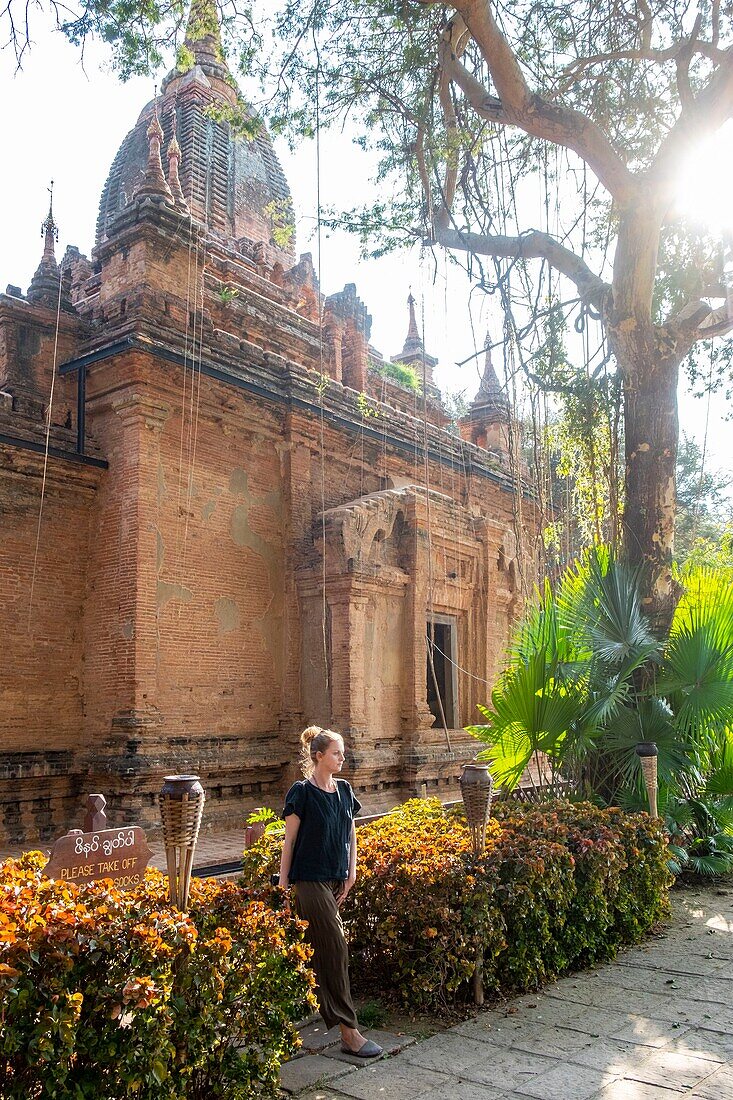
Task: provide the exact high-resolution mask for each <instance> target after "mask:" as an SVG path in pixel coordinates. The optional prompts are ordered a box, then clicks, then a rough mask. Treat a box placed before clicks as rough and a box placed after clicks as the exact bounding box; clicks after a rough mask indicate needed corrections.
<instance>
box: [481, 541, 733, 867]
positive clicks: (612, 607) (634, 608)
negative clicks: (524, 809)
mask: <svg viewBox="0 0 733 1100" xmlns="http://www.w3.org/2000/svg"><path fill="white" fill-rule="evenodd" d="M679 583H680V584H681V585H682V586H683V594H682V597H681V599H680V601H679V603H678V606H677V608H676V611H675V615H674V618H673V621H672V627H671V630H670V632H669V634H668V636H666V637H665V638H663V639H659V638H657V637H656V636H655V635H654V633H653V632H652V630H651V628H650V624H649V620H648V618H647V617H646V616H645V614H644V609H643V592H642V584H641V577H640V575H639V571H638V570H630V569H629V568H628V567H627V566H624V565H622V564H619V563H618V562H617V561H615V560H614V559H613V558H612V557H610V556H609V554H608V553H607V552H605V551H604V550H602V549H601V550H599V551H595V552H593V553H589V554H588V555H586V557H585V559H584V560H582V561H581V562H579V563H577V564H576V565H575V566H573V567H572V568H571V569H569V570H567V571H566V573H565V574H564V575H563V576H562V578H561V579H560V581H559V583H558V585H557V587H556V588H555V589H554V590H553V589H552V588H551V587H550V586H549V584H548V585H546V586H545V589H544V591H543V592H542V593H541V594H540V595H539V596H538V599H537V600H536V601H535V603H534V604H533V605H532V606H531V607H530V609H529V611H528V614H527V616H526V618H525V620H524V622H523V623H522V625H521V626H520V628H519V630H518V632H517V635H516V638H515V640H514V645H513V648H512V651H511V657H510V663H509V665H508V667H507V669H506V670H505V672H504V673H503V674H502V676H501V678H500V680H499V682H498V684H497V685H496V687H495V688H494V691H493V692H492V696H491V702H490V704H489V706H487V707H484V708H481V710H482V714H483V717H484V722H483V723H482V724H480V725H476V726H472V727H470V732H471V733H473V734H474V735H475V736H476V737H477V738H479V740H481V741H483V742H485V743H486V745H487V748H486V749H485V750H484V752H483V753H482V755H483V756H484V757H485V758H486V759H488V760H489V761H490V762H491V765H492V771H493V772H494V774H495V776H496V778H497V780H498V781H499V782H500V783H501V784H502V785H504V786H507V787H509V788H513V787H515V786H516V785H517V783H518V782H519V779H520V778H521V776H522V774H523V773H524V772H525V769H526V768H527V767H528V765H529V764H530V763H531V762H532V761H533V760H534V761H535V762H536V763H537V762H541V761H542V762H544V761H545V760H546V762H547V763H546V766H545V764H544V763H543V764H542V766H540V767H536V768H535V769H534V774H535V775H536V776H537V780H536V782H537V785H538V792H537V793H538V795H539V796H547V795H548V794H555V793H557V790H558V784H559V785H560V789H561V788H562V785H563V784H566V783H569V784H570V785H571V787H572V788H573V789H574V790H576V791H578V792H579V793H581V794H583V795H585V796H590V797H593V798H596V799H600V800H602V801H604V802H605V803H607V804H615V803H619V802H620V803H622V804H623V805H626V806H629V807H641V806H643V805H644V801H645V795H644V787H643V783H642V775H641V770H640V765H639V761H638V758H637V756H636V751H635V750H636V746H637V745H638V744H639V743H640V742H643V741H653V742H655V743H656V744H657V747H658V749H659V757H658V769H659V785H660V802H661V805H662V807H663V808H666V809H667V810H668V811H669V813H670V816H671V817H672V818H674V815H675V814H678V816H679V814H682V817H681V818H680V819H679V820H680V825H681V831H682V832H684V830H685V827H686V826H685V814H686V813H687V810H683V809H680V807H683V806H686V805H687V804H688V803H689V802H690V800H694V799H705V798H706V797H708V796H712V794H713V790H715V791H716V792H717V793H716V794H715V798H716V799H717V798H718V796H719V798H720V799H722V802H720V804H717V803H716V804H715V805H714V806H712V807H711V815H712V818H715V815H716V814H719V815H720V821H721V823H722V824H721V825H720V828H717V827H716V835H722V834H723V833H725V832H726V830H728V828H729V826H728V824H727V822H728V816H727V815H728V810H729V808H730V807H733V802H731V798H732V797H733V771H731V770H730V767H729V764H730V760H731V756H730V753H731V751H733V572H731V571H727V572H726V571H713V570H705V569H700V570H690V571H688V572H686V573H683V574H681V575H680V576H679ZM713 777H715V778H713ZM711 782H712V783H713V788H711V787H710V783H711ZM675 820H676V819H675ZM687 824H688V825H690V826H692V825H694V826H695V827H699V817H698V818H697V819H695V820H694V821H693V819H690V820H689V821H688V822H687ZM718 847H719V848H722V844H720V845H719V846H718ZM731 866H733V860H731Z"/></svg>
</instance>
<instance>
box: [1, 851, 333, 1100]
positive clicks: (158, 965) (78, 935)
mask: <svg viewBox="0 0 733 1100" xmlns="http://www.w3.org/2000/svg"><path fill="white" fill-rule="evenodd" d="M44 862H45V860H44V858H43V856H42V855H41V853H40V852H30V853H28V854H26V855H25V856H23V857H22V858H21V859H19V860H7V861H6V862H5V863H3V864H0V1004H2V1011H1V1012H0V1081H2V1088H1V1089H0V1093H1V1095H2V1097H3V1100H21V1098H22V1100H26V1098H29V1097H31V1098H36V1097H38V1098H39V1100H40V1098H44V1100H46V1098H53V1100H85V1098H89V1100H101V1098H104V1100H117V1098H120V1100H122V1098H126V1100H127V1098H129V1097H137V1098H140V1100H203V1098H204V1097H206V1098H209V1100H219V1098H224V1097H227V1098H229V1100H252V1098H253V1097H261V1096H262V1097H264V1096H272V1095H274V1094H275V1090H276V1086H277V1080H278V1070H279V1066H280V1063H281V1062H282V1061H283V1060H284V1059H285V1058H287V1057H289V1056H290V1055H291V1054H292V1053H293V1051H294V1050H295V1048H296V1046H297V1045H298V1040H297V1034H296V1031H295V1028H294V1021H295V1020H297V1019H298V1018H299V1017H300V1016H302V1015H303V1011H304V1009H305V1010H306V1011H307V1007H306V1006H307V1005H308V1003H310V1001H311V999H312V993H311V990H312V974H311V972H310V971H309V970H308V966H307V963H308V958H309V955H310V952H309V950H308V948H306V946H305V945H304V944H303V942H302V925H301V924H300V922H298V921H296V920H294V919H293V917H292V915H291V914H290V913H289V912H288V911H287V910H285V911H281V912H277V911H275V910H274V909H273V908H272V907H271V906H270V905H268V904H266V902H265V901H264V900H263V897H262V893H261V892H260V891H244V890H242V888H241V887H239V886H236V885H235V884H234V883H230V882H225V883H216V882H212V881H202V880H199V879H194V880H193V883H192V888H191V899H190V910H189V912H188V913H187V914H184V913H181V912H179V911H178V910H176V909H173V908H171V907H170V906H169V905H168V904H167V901H166V898H167V882H166V880H165V879H164V877H163V876H162V875H161V874H160V873H159V872H157V871H148V872H147V873H146V876H145V881H144V883H143V884H141V886H140V887H139V888H137V889H135V890H132V891H128V892H125V893H123V892H121V891H119V890H117V889H116V888H115V887H114V885H113V884H112V883H110V882H93V883H89V884H86V885H80V886H77V885H76V884H74V883H64V882H52V881H49V880H47V879H43V878H42V877H41V867H42V866H43V863H44Z"/></svg>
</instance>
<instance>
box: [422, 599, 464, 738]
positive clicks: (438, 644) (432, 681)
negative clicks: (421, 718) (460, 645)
mask: <svg viewBox="0 0 733 1100" xmlns="http://www.w3.org/2000/svg"><path fill="white" fill-rule="evenodd" d="M427 643H428V653H427V669H426V680H427V702H428V706H429V708H430V713H431V714H433V715H434V717H435V721H436V724H437V725H439V726H442V725H443V714H444V715H445V722H446V725H447V727H448V729H456V727H457V725H458V716H457V707H456V703H457V699H456V695H457V692H456V668H455V664H456V658H455V648H456V630H455V622H454V621H453V620H451V619H449V618H448V617H447V616H440V617H438V616H437V615H436V616H435V618H434V619H432V620H430V621H429V622H428V624H427ZM431 652H432V656H433V661H432V668H431V662H430V654H431ZM433 672H434V673H435V675H433ZM439 698H440V702H441V703H442V704H443V714H441V710H440V703H439V702H438V699H439Z"/></svg>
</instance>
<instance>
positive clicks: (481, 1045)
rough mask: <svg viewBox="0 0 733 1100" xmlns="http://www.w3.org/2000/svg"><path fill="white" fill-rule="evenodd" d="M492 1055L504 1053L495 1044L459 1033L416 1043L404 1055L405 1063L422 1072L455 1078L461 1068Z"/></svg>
mask: <svg viewBox="0 0 733 1100" xmlns="http://www.w3.org/2000/svg"><path fill="white" fill-rule="evenodd" d="M492 1051H495V1052H496V1053H497V1055H501V1054H508V1053H509V1052H508V1050H507V1049H506V1048H503V1047H499V1046H497V1045H496V1044H494V1043H493V1042H492V1043H486V1042H480V1041H478V1040H476V1039H471V1038H470V1037H469V1036H467V1035H463V1034H461V1032H458V1031H453V1030H452V1029H451V1030H450V1031H444V1032H443V1033H442V1034H440V1035H433V1036H432V1037H431V1038H430V1039H426V1040H425V1041H424V1042H422V1043H417V1044H416V1045H415V1046H413V1047H411V1048H410V1050H407V1051H405V1059H406V1060H407V1061H408V1062H411V1063H412V1064H413V1065H415V1066H422V1067H423V1068H424V1069H435V1070H438V1071H439V1072H442V1073H453V1074H456V1075H457V1074H459V1073H460V1072H462V1070H463V1067H465V1066H468V1065H471V1063H472V1062H480V1061H482V1060H485V1059H486V1058H487V1057H489V1056H490V1055H491V1052H492Z"/></svg>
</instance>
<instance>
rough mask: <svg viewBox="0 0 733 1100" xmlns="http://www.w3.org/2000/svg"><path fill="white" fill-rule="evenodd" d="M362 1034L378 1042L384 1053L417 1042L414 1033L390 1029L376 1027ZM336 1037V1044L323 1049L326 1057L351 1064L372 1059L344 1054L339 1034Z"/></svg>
mask: <svg viewBox="0 0 733 1100" xmlns="http://www.w3.org/2000/svg"><path fill="white" fill-rule="evenodd" d="M336 1030H338V1029H336ZM364 1034H365V1036H366V1038H367V1039H372V1040H373V1041H374V1042H375V1043H379V1045H380V1047H382V1049H383V1050H384V1053H385V1054H396V1053H397V1052H398V1051H400V1050H404V1049H405V1047H409V1046H412V1045H413V1044H414V1043H415V1042H417V1040H416V1039H415V1036H414V1035H397V1034H395V1033H394V1032H392V1031H380V1030H379V1029H378V1028H374V1029H372V1030H370V1031H366V1032H365V1033H364ZM337 1038H338V1042H337V1044H336V1046H333V1047H328V1048H327V1049H326V1050H324V1051H323V1053H324V1055H325V1057H326V1058H334V1059H336V1061H338V1062H348V1063H349V1065H352V1066H364V1065H368V1064H369V1062H370V1061H373V1059H367V1060H366V1061H365V1060H364V1058H359V1057H358V1055H356V1054H344V1052H343V1051H342V1050H341V1038H340V1036H337Z"/></svg>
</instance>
